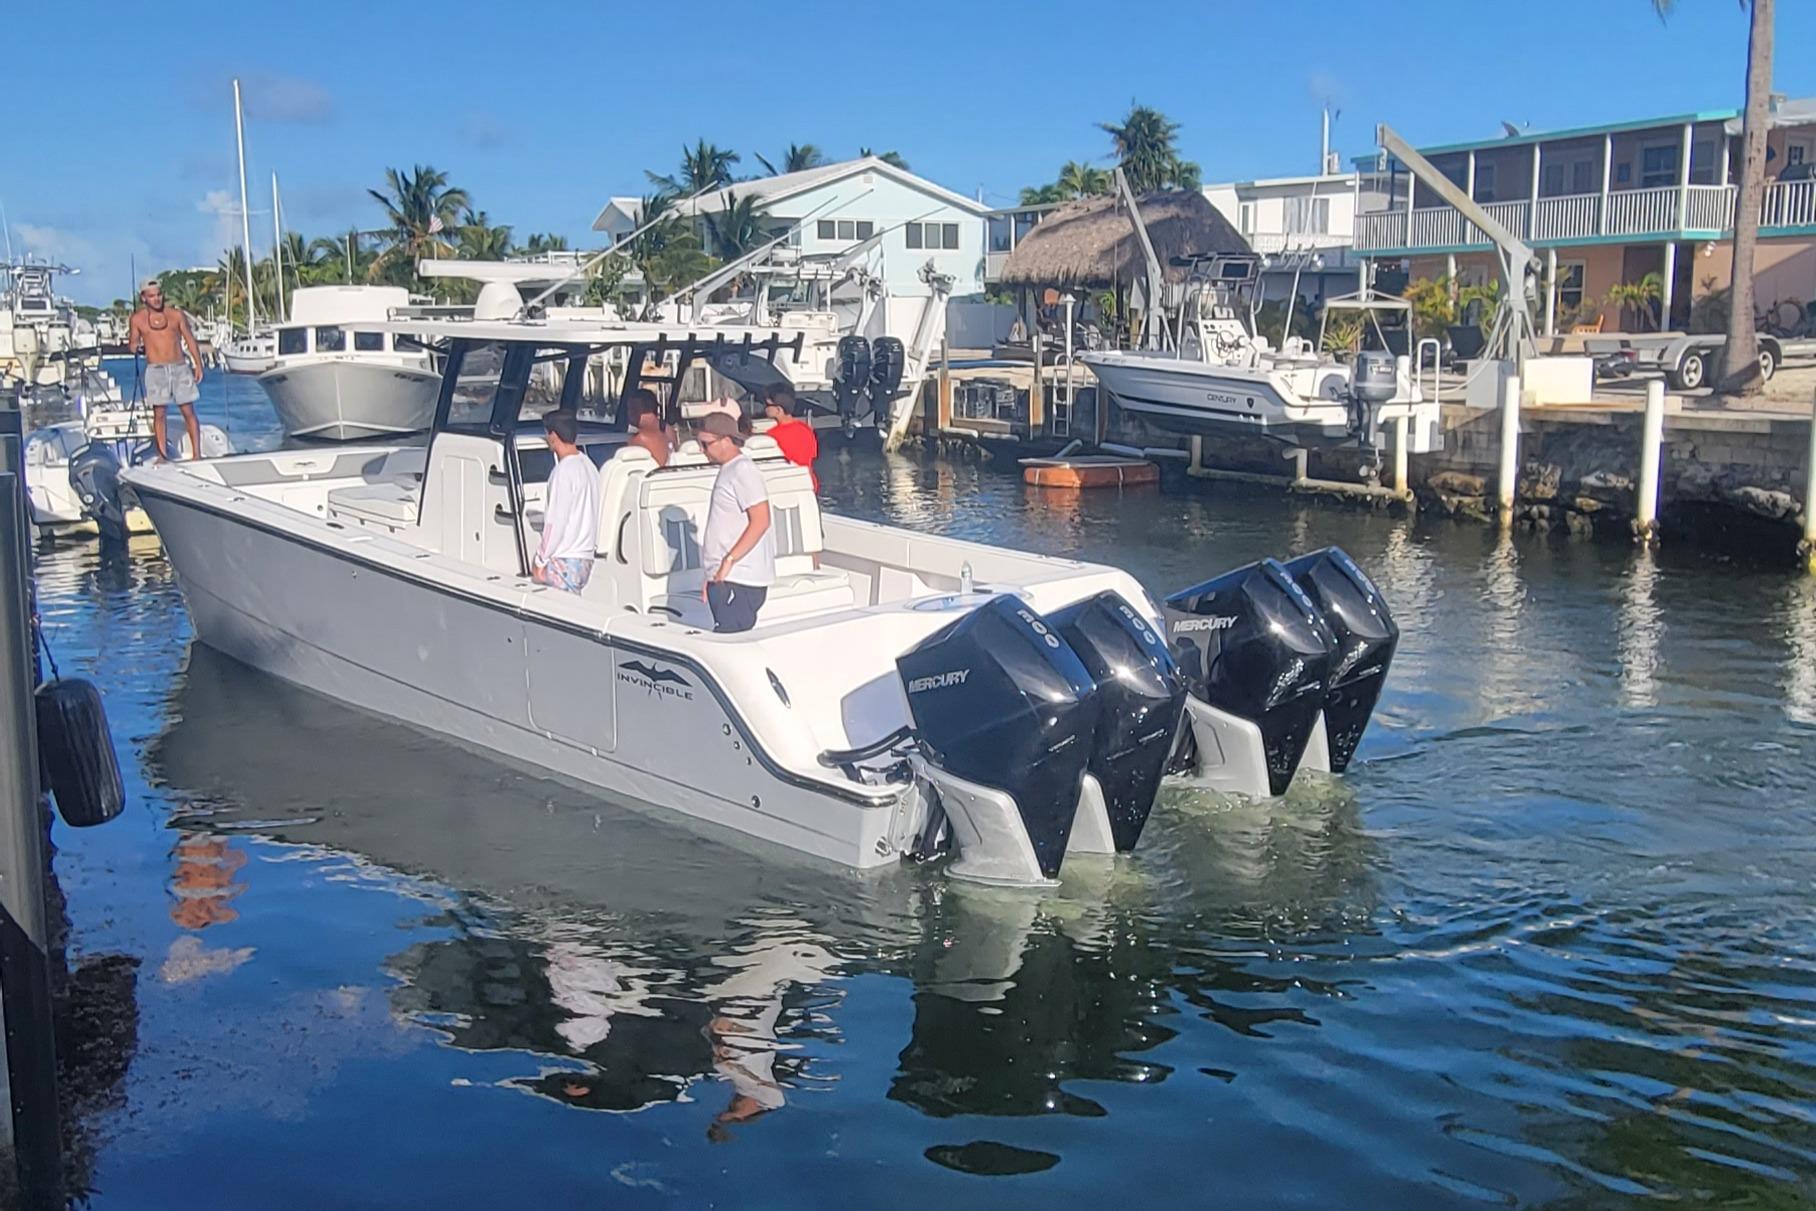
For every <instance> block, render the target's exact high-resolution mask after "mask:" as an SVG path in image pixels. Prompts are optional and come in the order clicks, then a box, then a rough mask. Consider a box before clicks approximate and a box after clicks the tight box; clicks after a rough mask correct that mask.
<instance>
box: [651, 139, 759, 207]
mask: <svg viewBox="0 0 1816 1211" xmlns="http://www.w3.org/2000/svg"><path fill="white" fill-rule="evenodd" d="M737 162H738V153H737V152H735V151H727V150H726V149H725V148H723V147H717V146H715V145H713V144H711V143H708V142H707V141H706V140H705V139H700V140H699V141H697V142H696V143H695V144H694V145H693V146H692V147H691V148H688V147H683V148H682V149H681V170H680V171H679V172H677V173H676V174H675V175H673V176H666V177H665V176H659V175H657V174H656V173H653V172H649V171H647V170H646V171H645V172H644V174H643V175H644V176H646V177H648V178H649V179H650V184H652V185H654V186H655V187H656V188H657V189H659V190H661V191H662V192H663V193H665V194H668V195H670V196H672V197H684V198H685V197H692V196H693V195H694V194H697V193H700V192H702V191H704V190H708V189H723V188H724V187H725V186H727V185H730V184H731V166H732V165H733V164H736V163H737Z"/></svg>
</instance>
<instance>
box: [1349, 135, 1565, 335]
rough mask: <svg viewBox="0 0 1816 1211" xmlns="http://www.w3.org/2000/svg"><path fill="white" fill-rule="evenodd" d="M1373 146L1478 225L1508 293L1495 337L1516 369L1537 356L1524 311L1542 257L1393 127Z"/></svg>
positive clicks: (1528, 316) (1527, 313)
mask: <svg viewBox="0 0 1816 1211" xmlns="http://www.w3.org/2000/svg"><path fill="white" fill-rule="evenodd" d="M1375 141H1376V142H1377V143H1379V144H1380V145H1381V150H1382V151H1385V152H1386V153H1387V154H1388V155H1390V156H1392V157H1393V158H1394V159H1396V160H1398V161H1400V163H1402V164H1404V165H1405V166H1406V170H1407V171H1408V172H1409V173H1411V174H1412V175H1413V176H1414V177H1415V178H1417V180H1418V182H1419V184H1421V185H1423V186H1425V188H1427V189H1429V190H1431V191H1432V192H1433V193H1435V194H1437V195H1438V197H1439V198H1441V199H1442V200H1443V201H1444V202H1445V203H1447V204H1448V205H1450V206H1451V207H1453V208H1454V209H1455V210H1456V211H1457V213H1459V214H1461V215H1462V216H1463V220H1464V221H1465V222H1467V223H1472V224H1474V225H1475V226H1476V227H1477V228H1479V229H1480V230H1481V232H1482V234H1483V235H1485V236H1487V237H1488V238H1489V240H1490V241H1492V242H1493V244H1494V246H1495V250H1496V252H1497V253H1499V255H1500V259H1501V274H1502V280H1503V284H1504V285H1505V288H1506V289H1505V293H1504V295H1503V296H1502V299H1501V307H1502V314H1501V317H1499V318H1497V320H1496V322H1495V334H1496V335H1497V336H1500V337H1501V338H1502V339H1503V340H1504V341H1505V343H1506V348H1505V350H1504V352H1503V355H1504V356H1507V357H1510V358H1512V359H1513V362H1514V364H1515V367H1516V368H1518V367H1519V366H1520V365H1521V364H1522V363H1524V362H1525V360H1526V359H1527V358H1528V357H1531V356H1532V355H1533V354H1535V353H1536V352H1537V351H1538V346H1537V343H1536V340H1535V337H1534V328H1533V323H1532V312H1531V310H1530V309H1529V308H1528V307H1527V305H1526V275H1527V274H1528V273H1533V272H1536V271H1537V269H1538V261H1539V258H1538V254H1537V253H1535V252H1533V251H1532V248H1531V246H1530V245H1528V244H1527V243H1526V241H1524V240H1522V239H1520V237H1518V236H1516V235H1514V234H1513V232H1511V231H1509V230H1508V229H1507V228H1506V226H1505V225H1503V224H1502V223H1501V221H1500V220H1499V219H1496V218H1495V217H1494V216H1493V215H1491V214H1489V213H1488V211H1487V210H1485V209H1483V208H1482V207H1481V206H1480V205H1478V204H1477V203H1476V200H1475V199H1474V198H1472V197H1470V196H1469V195H1468V194H1467V193H1465V192H1464V191H1463V190H1462V189H1460V188H1459V187H1458V186H1457V183H1456V182H1455V181H1452V180H1451V179H1450V178H1449V177H1447V176H1445V175H1444V174H1443V173H1441V172H1439V171H1438V170H1437V168H1436V167H1435V166H1433V164H1432V162H1431V161H1430V160H1427V159H1426V158H1425V157H1424V156H1422V155H1420V154H1419V152H1418V150H1417V149H1416V148H1414V147H1413V146H1412V144H1410V143H1408V142H1407V141H1406V140H1405V139H1403V138H1401V137H1400V136H1399V134H1397V133H1396V132H1395V131H1394V128H1393V127H1391V126H1389V125H1387V124H1386V123H1385V122H1383V123H1381V124H1380V125H1379V126H1377V127H1375ZM1407 188H1408V189H1412V188H1414V186H1412V185H1411V184H1410V183H1409V184H1408V185H1407ZM1408 200H1409V201H1410V199H1408ZM1504 325H1505V331H1503V327H1504Z"/></svg>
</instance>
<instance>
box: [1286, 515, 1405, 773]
mask: <svg viewBox="0 0 1816 1211" xmlns="http://www.w3.org/2000/svg"><path fill="white" fill-rule="evenodd" d="M1286 570H1287V571H1288V572H1289V573H1291V575H1292V578H1293V580H1294V582H1295V583H1297V584H1298V586H1299V587H1300V588H1302V589H1304V590H1305V595H1306V596H1307V597H1310V598H1311V599H1312V604H1313V605H1315V606H1317V607H1318V613H1319V614H1320V615H1321V616H1322V617H1323V619H1324V623H1325V625H1326V626H1328V627H1329V628H1330V630H1331V635H1332V636H1333V637H1334V638H1335V639H1336V641H1337V653H1336V656H1335V658H1334V659H1333V660H1332V662H1331V670H1330V688H1329V689H1328V690H1327V691H1326V692H1325V695H1324V741H1325V744H1326V747H1327V749H1328V752H1327V754H1326V764H1327V765H1328V766H1329V768H1330V769H1331V770H1332V771H1333V772H1334V773H1339V774H1340V773H1342V772H1343V771H1344V770H1345V769H1347V768H1348V767H1349V762H1350V758H1351V757H1354V756H1355V755H1356V744H1357V742H1358V741H1360V740H1361V739H1362V732H1363V729H1365V728H1366V727H1367V726H1368V720H1369V717H1370V716H1371V715H1372V714H1373V713H1374V709H1375V703H1376V701H1378V700H1379V699H1380V697H1381V687H1382V685H1383V684H1384V683H1385V682H1386V681H1387V666H1388V665H1389V664H1391V663H1392V662H1393V658H1394V648H1395V647H1397V646H1398V645H1399V642H1400V628H1399V626H1398V625H1396V624H1395V622H1394V619H1393V615H1392V614H1391V613H1389V612H1388V609H1387V602H1386V601H1384V600H1383V599H1382V597H1381V593H1380V590H1378V589H1376V588H1375V585H1374V582H1373V581H1371V580H1370V579H1369V578H1368V576H1367V574H1366V573H1364V572H1363V571H1362V569H1361V568H1358V567H1357V566H1356V564H1355V561H1354V560H1352V559H1350V557H1349V556H1348V555H1347V554H1345V553H1344V552H1343V551H1342V550H1341V549H1339V548H1337V547H1326V548H1325V549H1324V550H1322V551H1313V552H1312V553H1311V554H1309V555H1301V556H1299V558H1297V559H1294V560H1290V561H1288V563H1287V565H1286ZM1314 747H1315V746H1314ZM1314 756H1315V754H1314V753H1307V754H1306V764H1307V766H1308V767H1312V768H1315V762H1314Z"/></svg>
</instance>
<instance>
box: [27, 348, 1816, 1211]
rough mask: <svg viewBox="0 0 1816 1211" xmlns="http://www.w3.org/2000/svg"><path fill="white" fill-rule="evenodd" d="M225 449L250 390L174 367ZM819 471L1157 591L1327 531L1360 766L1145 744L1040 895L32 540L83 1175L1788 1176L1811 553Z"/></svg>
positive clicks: (1702, 1182)
mask: <svg viewBox="0 0 1816 1211" xmlns="http://www.w3.org/2000/svg"><path fill="white" fill-rule="evenodd" d="M209 392H210V394H209V396H208V398H209V400H210V404H211V408H212V411H213V413H214V415H216V416H224V417H225V418H226V419H227V420H228V422H229V423H230V425H232V427H233V428H234V430H235V435H236V439H237V440H239V441H241V442H242V443H246V442H253V441H264V440H269V439H270V438H271V436H272V428H271V422H270V419H269V417H268V415H267V414H266V413H265V412H264V411H263V409H262V407H261V405H260V403H259V401H258V399H257V394H256V387H253V386H252V385H251V384H249V383H246V382H244V381H243V380H240V381H236V382H233V383H230V384H225V385H224V384H222V383H220V382H217V381H215V380H214V379H213V378H212V377H211V380H210V384H209ZM820 471H821V476H822V478H823V480H824V481H825V484H826V489H827V493H828V495H829V496H830V497H831V499H832V500H833V501H834V502H835V506H836V507H838V508H840V509H842V510H844V511H847V512H851V513H855V514H857V515H860V516H867V517H875V518H882V519H887V520H890V521H893V522H896V523H900V524H906V525H912V526H916V527H921V528H925V529H928V530H931V531H939V532H946V533H954V534H961V535H964V536H967V537H974V538H980V539H985V540H993V541H1001V542H1005V543H1009V544H1012V545H1026V546H1029V547H1032V548H1035V549H1039V550H1044V551H1049V552H1054V553H1065V554H1076V555H1079V556H1082V557H1085V558H1090V559H1100V560H1105V561H1112V562H1116V563H1120V564H1122V565H1123V566H1125V567H1127V568H1129V569H1130V570H1131V571H1133V572H1135V573H1136V574H1137V575H1139V576H1140V577H1141V578H1142V579H1143V580H1144V581H1145V582H1146V583H1147V584H1148V585H1149V586H1150V587H1151V588H1153V589H1155V590H1165V589H1169V588H1172V587H1176V586H1179V585H1181V584H1184V583H1187V582H1190V581H1193V580H1196V579H1199V578H1201V577H1203V576H1205V575H1208V574H1210V573H1212V572H1215V571H1218V570H1221V569H1222V568H1224V567H1226V566H1228V565H1231V564H1234V563H1237V562H1240V561H1245V560H1249V559H1253V558H1256V557H1258V556H1261V555H1266V554H1283V553H1286V552H1290V551H1297V550H1300V549H1304V548H1308V547H1312V546H1316V545H1322V544H1325V543H1330V542H1337V543H1340V544H1341V545H1343V546H1344V547H1345V548H1347V549H1348V550H1349V551H1350V552H1351V553H1352V554H1354V555H1355V556H1356V558H1357V559H1358V560H1359V561H1360V562H1361V563H1362V564H1363V565H1364V566H1365V567H1367V568H1368V569H1369V570H1370V571H1371V572H1372V573H1373V574H1374V575H1375V577H1376V578H1377V579H1378V580H1379V581H1380V583H1381V585H1382V587H1383V589H1384V590H1385V591H1386V593H1387V596H1388V598H1389V600H1390V601H1391V602H1392V603H1393V606H1394V608H1395V610H1396V612H1397V614H1398V617H1399V619H1400V623H1401V626H1402V627H1403V629H1404V633H1405V639H1404V640H1403V642H1402V646H1401V651H1400V656H1399V659H1398V661H1397V662H1396V664H1395V667H1394V673H1393V677H1392V681H1391V684H1390V688H1389V691H1388V694H1387V696H1386V698H1385V699H1384V701H1383V704H1382V708H1381V711H1380V712H1379V714H1378V715H1377V717H1376V722H1375V724H1374V726H1373V727H1372V729H1371V730H1370V732H1369V734H1368V737H1367V739H1366V740H1365V741H1364V744H1363V748H1362V751H1361V759H1360V762H1359V765H1358V767H1357V768H1355V769H1354V770H1353V771H1352V773H1351V775H1350V776H1349V777H1347V778H1346V779H1343V780H1341V781H1326V782H1323V783H1322V784H1319V785H1315V786H1311V787H1296V788H1295V792H1294V793H1293V794H1292V795H1291V796H1289V797H1288V798H1287V799H1286V800H1285V801H1283V802H1273V803H1263V804H1254V803H1240V802H1235V801H1231V800H1229V799H1226V798H1223V797H1221V796H1218V795H1215V794H1210V793H1205V792H1201V791H1194V790H1190V789H1186V788H1183V787H1173V788H1170V789H1169V790H1168V791H1167V792H1166V793H1165V795H1164V796H1163V800H1162V802H1161V803H1160V805H1159V806H1158V807H1157V808H1156V810H1155V813H1154V818H1153V822H1152V823H1151V825H1150V826H1149V829H1148V833H1147V835H1146V836H1145V837H1144V839H1143V843H1142V847H1141V850H1140V852H1139V853H1138V854H1136V855H1134V857H1133V859H1132V860H1124V861H1118V862H1116V863H1114V864H1110V863H1108V862H1100V863H1098V864H1095V865H1093V864H1089V863H1084V862H1075V863H1072V864H1069V865H1068V868H1067V871H1066V878H1065V881H1064V885H1063V887H1062V888H1061V889H1059V890H1058V891H1057V892H1054V893H1051V894H1026V893H1003V892H996V893H991V892H985V891H982V890H979V889H977V888H971V887H965V886H962V885H958V884H955V883H949V882H946V881H944V880H943V879H941V878H939V877H937V876H935V875H930V874H927V873H925V872H919V871H913V870H900V871H896V872H893V873H887V874H884V875H882V876H880V877H875V878H870V879H860V878H856V877H853V876H849V875H846V874H843V873H840V872H837V871H832V870H827V869H822V868H818V867H812V866H807V865H801V864H788V863H778V862H777V861H775V860H773V859H771V858H767V857H765V858H762V859H758V858H753V857H751V856H748V855H747V854H745V853H743V852H741V851H740V850H739V849H737V848H735V847H732V846H727V845H725V844H723V843H722V842H720V841H718V840H714V839H707V838H703V837H702V836H700V835H698V834H695V833H691V832H689V831H687V830H686V829H685V828H684V827H682V826H679V825H676V824H674V823H672V822H670V821H669V820H668V819H666V818H664V817H662V816H660V815H657V814H650V813H647V812H642V811H638V810H635V809H632V808H628V807H624V806H619V805H613V804H610V803H606V802H602V801H600V800H598V799H596V798H593V797H590V796H588V795H586V794H583V793H581V792H579V791H576V790H574V789H571V788H569V787H566V786H563V785H560V784H557V783H553V782H549V781H546V780H543V779H540V778H538V777H536V776H535V775H534V774H533V773H532V772H528V771H522V770H517V769H513V768H509V767H506V766H503V765H500V764H496V763H494V762H492V761H489V760H487V759H484V758H481V757H478V756H475V755H472V754H469V753H467V752H464V751H462V750H460V749H457V748H455V747H452V746H450V745H448V744H446V743H444V742H442V741H439V740H436V739H434V738H431V737H427V736H424V735H421V734H418V733H415V732H412V731H410V730H407V729H404V728H402V727H398V726H395V725H391V724H387V723H385V722H383V721H380V720H376V719H373V718H371V717H367V716H363V715H360V714H357V713H355V712H352V711H350V710H348V709H345V708H342V707H339V706H337V705H335V704H333V703H331V702H328V701H326V700H322V699H318V698H315V697H313V696H310V695H308V694H305V693H301V692H299V691H295V690H291V689H288V688H286V687H284V686H282V685H280V684H278V683H276V682H273V681H270V680H268V679H265V678H263V677H261V676H259V675H257V674H254V673H251V672H249V671H246V670H244V669H242V668H239V667H238V666H235V665H233V664H231V663H230V662H227V661H225V660H223V659H222V658H220V657H217V656H213V655H212V654H211V653H209V652H207V651H205V650H201V649H192V648H191V646H190V642H189V633H190V632H189V626H188V623H187V620H186V618H185V616H184V613H183V607H182V601H181V598H180V596H179V594H178V591H177V588H176V586H175V585H174V584H173V583H172V580H171V578H170V574H169V570H168V568H167V566H166V564H165V563H164V562H163V561H162V559H161V558H160V557H159V555H158V554H157V553H156V549H155V544H150V543H147V544H145V546H144V547H143V548H141V549H135V551H134V552H133V554H132V557H131V558H129V559H125V558H117V559H109V560H105V561H104V560H102V559H101V558H100V557H99V555H98V553H97V552H96V551H95V550H94V549H93V548H90V547H84V546H68V547H65V548H62V549H60V550H56V551H53V552H50V553H48V554H47V555H46V556H44V558H43V562H42V565H41V570H40V578H41V584H42V596H43V610H44V615H45V622H46V626H47V628H48V631H49V633H50V635H51V637H52V640H53V642H54V644H55V646H56V649H57V653H58V655H59V656H60V658H61V660H62V662H63V664H64V665H65V666H66V667H69V666H75V667H78V668H80V669H82V670H83V671H84V672H86V673H88V674H89V675H92V676H94V677H96V678H97V679H98V680H99V681H100V682H101V683H102V685H103V687H104V688H105V690H106V691H107V693H108V699H109V707H110V710H111V711H112V713H113V720H114V727H115V732H116V737H117V739H118V740H119V743H120V747H121V750H122V759H123V762H124V764H125V768H126V772H127V777H128V780H129V785H130V789H131V793H132V797H133V802H132V806H131V807H130V808H129V810H128V813H127V814H126V816H125V817H124V818H123V819H121V820H119V821H116V822H115V823H113V824H112V825H110V826H108V827H106V828H102V829H97V830H93V831H91V832H87V833H72V832H68V831H65V832H63V833H62V834H61V835H60V837H59V840H60V843H61V844H62V845H63V847H64V848H63V853H62V857H61V872H62V877H63V880H64V882H65V885H66V888H67V890H68V892H69V896H70V900H71V904H72V913H73V916H74V945H75V947H76V949H77V950H78V951H79V952H81V953H85V954H96V953H101V952H109V951H124V952H127V953H130V954H132V955H136V956H138V957H139V958H140V959H141V960H142V966H141V967H140V974H139V994H138V999H139V1010H140V1024H139V1041H138V1050H137V1053H136V1056H135V1057H134V1059H133V1062H132V1065H131V1068H130V1070H129V1073H128V1076H127V1078H126V1084H125V1096H124V1106H123V1108H120V1109H117V1110H114V1111H110V1112H108V1113H106V1114H105V1115H104V1116H103V1117H101V1118H100V1120H99V1121H98V1122H97V1123H96V1124H94V1130H95V1133H96V1134H97V1136H98V1138H99V1140H100V1146H99V1154H98V1164H97V1170H96V1174H95V1184H96V1187H97V1194H96V1196H95V1199H94V1204H95V1205H96V1206H99V1207H142V1206H172V1207H179V1206H180V1207H183V1208H188V1209H194V1208H198V1207H229V1206H236V1207H237V1206H318V1205H335V1206H346V1205H374V1206H378V1205H386V1206H390V1205H414V1206H445V1207H467V1206H475V1207H490V1206H504V1205H526V1206H571V1205H588V1206H593V1205H611V1206H616V1207H638V1206H646V1205H679V1206H689V1207H693V1206H726V1207H736V1208H741V1209H749V1208H757V1207H806V1206H839V1207H844V1206H853V1205H860V1206H861V1205H884V1206H887V1205H927V1206H939V1207H974V1206H975V1207H1000V1206H1019V1205H1036V1204H1037V1203H1042V1204H1044V1205H1053V1206H1059V1205H1074V1203H1073V1200H1075V1199H1077V1200H1082V1199H1085V1198H1091V1199H1102V1198H1105V1197H1108V1198H1126V1197H1133V1198H1136V1199H1138V1200H1140V1202H1141V1204H1142V1205H1148V1206H1237V1207H1257V1206H1275V1205H1297V1206H1313V1207H1327V1206H1383V1207H1385V1206H1394V1207H1417V1206H1449V1205H1470V1204H1478V1203H1479V1204H1487V1205H1520V1206H1529V1205H1546V1206H1581V1207H1606V1206H1615V1205H1622V1204H1625V1203H1628V1202H1633V1203H1638V1202H1642V1201H1649V1200H1653V1199H1674V1200H1679V1201H1685V1202H1692V1203H1696V1202H1712V1203H1719V1204H1725V1205H1740V1206H1774V1207H1778V1206H1792V1205H1804V1204H1805V1203H1806V1202H1807V1201H1809V1200H1816V1179H1812V1177H1811V1174H1812V1172H1813V1171H1816V1110H1813V1109H1812V1107H1813V1106H1816V588H1813V587H1812V585H1811V584H1810V583H1809V582H1807V581H1805V580H1801V579H1797V578H1794V577H1792V576H1790V575H1788V574H1785V573H1782V572H1780V571H1775V570H1748V569H1744V568H1735V567H1731V566H1724V565H1720V564H1714V563H1709V562H1705V561H1700V560H1696V559H1694V558H1692V557H1689V556H1687V555H1680V554H1672V553H1666V554H1665V555H1664V556H1662V557H1660V558H1658V559H1656V560H1655V559H1653V558H1651V557H1648V556H1643V555H1636V554H1635V553H1633V552H1631V551H1628V550H1626V549H1623V548H1620V547H1613V546H1595V545H1581V544H1567V543H1562V542H1552V541H1544V540H1532V541H1517V542H1513V543H1511V544H1509V543H1506V542H1504V541H1502V540H1499V539H1497V538H1496V537H1495V536H1494V535H1492V534H1491V533H1488V532H1486V531H1482V530H1477V529H1473V528H1461V527H1453V526H1451V525H1448V524H1427V525H1424V526H1415V525H1410V524H1408V523H1406V522H1403V521H1398V520H1392V519H1387V518H1384V517H1377V516H1372V515H1363V514H1358V513H1349V512H1343V511H1337V510H1332V509H1327V508H1323V507H1317V506H1303V505H1299V504H1295V503H1291V502H1287V501H1283V500H1281V499H1279V498H1276V497H1271V496H1251V495H1246V494H1241V493H1236V492H1233V491H1231V490H1229V489H1227V488H1211V487H1208V486H1203V485H1196V486H1192V487H1189V488H1180V489H1168V490H1166V491H1164V492H1148V493H1131V494H1129V495H1127V496H1123V497H1120V498H1119V497H1117V496H1114V495H1098V496H1090V497H1085V498H1077V497H1066V496H1060V495H1049V494H1042V493H1039V492H1036V491H1035V490H1032V489H1024V488H1023V486H1022V485H1021V484H1020V482H1019V481H1018V479H1017V478H1016V477H1015V476H1013V475H1012V474H1010V473H1009V472H1008V471H1006V470H999V469H990V468H988V467H980V466H979V465H978V464H975V463H958V462H943V461H935V460H931V459H919V458H903V459H897V460H893V461H890V462H887V463H886V462H884V461H883V460H882V459H881V458H880V457H878V456H874V455H867V456H861V457H829V458H828V459H827V460H824V461H823V463H822V466H821V468H820Z"/></svg>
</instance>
